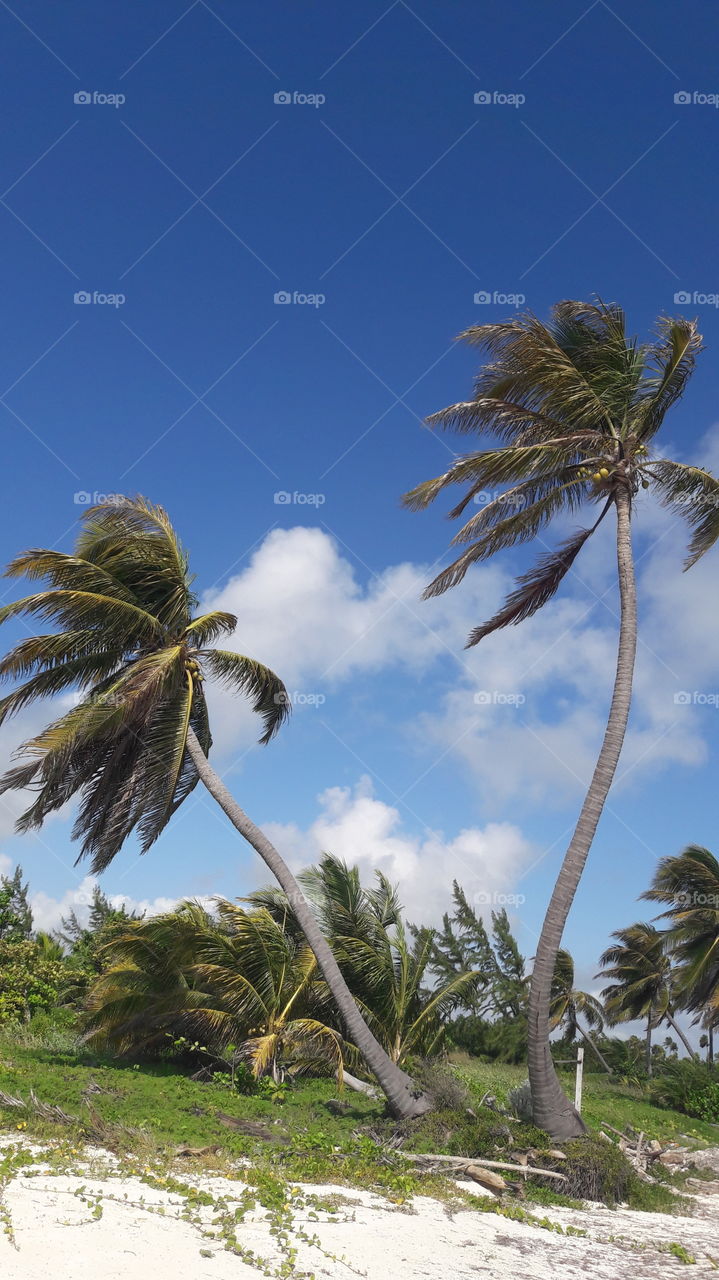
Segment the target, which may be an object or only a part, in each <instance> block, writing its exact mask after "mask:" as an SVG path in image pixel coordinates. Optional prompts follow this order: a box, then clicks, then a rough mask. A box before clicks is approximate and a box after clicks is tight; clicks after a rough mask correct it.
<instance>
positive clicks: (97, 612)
mask: <svg viewBox="0 0 719 1280" xmlns="http://www.w3.org/2000/svg"><path fill="white" fill-rule="evenodd" d="M7 573H8V575H9V576H10V577H15V578H19V577H22V576H25V577H28V578H30V579H45V580H46V581H47V583H48V584H49V585H48V587H47V589H46V590H44V591H40V592H37V593H36V594H33V595H29V596H25V597H24V598H23V599H21V600H16V601H15V602H14V603H12V604H9V605H6V606H5V607H4V608H3V609H1V610H0V622H3V621H5V620H7V619H10V618H15V617H19V616H22V615H29V616H30V617H40V618H48V619H50V620H51V621H53V622H54V623H55V624H56V625H57V627H58V628H59V629H58V630H57V631H55V632H53V633H51V634H49V635H39V636H33V637H32V638H31V639H28V640H23V641H21V643H20V644H18V645H17V647H16V648H15V649H13V650H12V652H11V653H9V654H8V655H7V656H6V657H5V658H4V659H3V660H2V662H0V677H4V678H17V677H27V676H29V677H30V678H29V679H26V680H25V681H24V683H22V684H20V685H19V686H18V687H17V688H15V689H14V690H13V691H12V692H11V693H10V694H8V696H7V697H6V698H4V699H3V700H2V701H0V723H1V722H2V721H3V720H4V719H5V718H6V717H7V716H9V715H11V714H12V713H14V712H16V711H19V710H20V709H21V708H22V707H25V706H26V705H27V704H28V703H31V702H33V701H34V700H35V699H37V698H42V697H47V696H49V695H53V694H58V693H65V692H66V691H68V690H79V692H80V701H79V702H78V704H77V705H76V706H74V707H73V708H72V709H71V710H70V711H67V712H66V713H65V714H64V715H62V716H61V717H60V718H59V719H57V720H55V721H54V722H53V723H52V724H50V725H49V726H48V727H47V728H46V729H44V730H43V731H42V733H40V734H39V735H38V736H37V737H35V738H33V739H31V740H30V741H29V742H26V743H25V744H24V745H23V747H22V748H21V749H20V756H21V757H22V763H20V764H18V765H17V766H16V767H15V768H13V769H11V770H10V771H9V772H8V773H7V774H6V775H5V777H4V778H3V779H2V781H1V782H0V792H2V791H7V790H9V789H13V788H26V787H29V788H32V789H34V790H35V791H36V792H37V796H36V798H35V800H34V801H33V803H32V804H31V805H30V807H29V808H28V809H27V810H26V811H25V812H24V813H23V814H22V816H21V818H20V819H19V821H18V830H19V831H29V830H31V829H33V828H36V827H39V826H41V825H42V823H43V822H44V820H45V818H47V817H48V815H49V814H51V813H54V812H56V811H57V810H58V809H59V808H60V807H61V806H62V805H63V804H65V803H66V802H67V801H69V800H71V799H73V798H75V797H77V798H79V800H80V806H79V813H78V817H77V821H76V822H75V826H74V830H73V835H74V836H75V838H77V839H79V840H80V841H81V852H80V857H83V856H87V857H89V858H90V860H91V865H92V868H93V871H95V872H101V871H103V870H104V869H105V868H106V867H107V866H108V865H109V864H110V863H111V862H112V860H113V858H114V857H115V856H116V855H117V853H118V852H119V850H120V848H121V847H122V845H123V843H124V841H125V840H126V839H127V837H128V836H129V835H130V834H131V833H132V832H133V831H136V832H137V835H138V837H139V841H140V848H141V850H142V852H143V853H144V852H145V851H146V850H147V849H149V847H150V846H151V845H152V844H153V843H154V841H155V840H156V839H157V838H158V836H159V835H160V834H161V833H162V831H163V830H164V829H165V827H166V826H167V823H168V822H169V820H170V818H171V817H172V815H173V814H174V813H175V811H176V810H177V809H178V808H179V806H180V805H181V804H182V802H183V800H185V799H186V798H187V796H188V795H189V794H190V792H191V791H192V789H193V788H194V787H195V786H196V784H197V782H198V780H201V781H202V782H203V783H204V784H205V786H206V787H207V789H208V791H209V792H210V793H211V795H212V796H213V797H214V798H215V800H217V802H218V804H219V805H220V806H221V808H222V809H223V810H224V812H225V814H226V815H227V817H228V818H229V819H230V822H231V823H232V824H233V825H234V826H235V827H236V828H237V830H238V831H239V832H240V834H241V835H242V836H244V837H245V839H246V840H247V841H248V842H249V843H250V844H251V845H252V847H253V848H254V849H255V850H256V851H257V853H259V855H260V857H261V858H262V859H263V860H264V862H265V863H266V865H267V866H268V867H269V869H270V871H271V872H272V874H273V875H274V876H275V877H276V879H277V880H278V881H279V883H280V884H281V886H282V888H283V889H284V891H285V893H286V894H287V895H288V896H289V897H290V900H291V901H292V903H293V906H294V910H295V914H296V916H297V919H298V921H299V923H300V925H301V928H302V929H303V931H304V933H305V936H306V938H307V940H308V942H309V944H310V946H311V948H312V950H313V951H314V954H315V955H316V957H317V961H318V964H319V966H320V968H321V970H322V972H323V974H324V976H325V979H326V981H327V984H328V986H329V987H330V989H331V991H332V994H333V997H334V1000H335V1002H336V1004H337V1008H338V1009H339V1012H340V1014H341V1017H342V1020H343V1022H344V1023H345V1025H346V1027H347V1029H348V1033H349V1034H350V1036H351V1038H352V1040H353V1041H354V1043H355V1044H356V1045H357V1048H358V1050H359V1052H360V1053H361V1054H362V1056H363V1058H364V1060H365V1062H366V1063H367V1065H368V1067H369V1068H370V1070H371V1071H372V1072H374V1074H375V1076H376V1077H377V1080H378V1081H379V1084H380V1085H381V1087H382V1089H383V1090H384V1092H385V1095H386V1097H387V1100H388V1103H389V1106H390V1109H391V1110H392V1111H393V1112H394V1113H395V1114H396V1115H398V1116H408V1115H417V1114H421V1113H422V1112H423V1111H425V1110H427V1108H428V1107H429V1105H430V1103H429V1100H428V1099H427V1098H425V1097H423V1096H422V1095H421V1091H420V1090H418V1089H416V1088H415V1087H414V1086H413V1082H412V1080H411V1079H410V1078H409V1077H408V1076H407V1075H406V1074H405V1073H404V1072H402V1071H401V1070H400V1069H399V1067H398V1066H397V1065H396V1063H393V1062H392V1061H391V1060H390V1058H389V1056H388V1055H387V1054H386V1053H385V1051H384V1050H383V1049H382V1048H381V1046H380V1045H379V1044H378V1043H377V1041H376V1040H375V1038H374V1036H373V1035H372V1033H371V1031H370V1030H369V1028H368V1027H367V1025H366V1023H365V1022H364V1020H363V1018H362V1016H361V1014H360V1013H359V1010H358V1009H357V1006H356V1004H355V1002H354V1000H353V999H352V996H351V995H350V993H349V991H348V989H347V984H346V983H345V981H344V978H343V977H342V974H341V973H340V970H339V968H338V965H337V961H336V960H335V957H334V955H333V954H332V950H331V948H330V946H329V944H328V942H327V939H326V938H325V937H324V936H323V934H322V932H321V930H320V928H319V926H318V924H317V921H316V920H315V917H314V915H313V914H312V912H311V910H310V908H309V906H308V905H307V903H306V901H305V899H304V897H303V895H302V893H301V892H300V889H299V886H298V884H297V881H296V880H295V878H294V876H293V875H292V873H291V872H290V870H289V868H288V867H287V865H286V863H285V862H284V861H283V859H282V857H281V856H280V854H279V853H278V851H277V850H276V849H275V847H274V846H273V845H272V844H271V843H270V841H269V840H268V839H267V837H266V836H265V835H264V833H263V832H262V831H260V829H259V827H257V826H256V825H255V823H254V822H252V820H251V819H250V818H249V817H248V816H247V814H246V813H244V812H243V810H242V809H241V808H240V806H239V805H238V804H237V802H236V801H235V800H234V799H233V797H232V796H231V795H230V792H229V791H228V789H227V787H226V786H225V784H224V782H223V781H222V779H221V778H220V777H219V775H218V774H217V773H215V771H214V769H213V768H212V767H211V765H210V763H209V761H208V759H207V753H208V751H209V749H210V745H211V741H212V739H211V734H210V725H209V718H208V712H207V704H206V701H205V696H204V693H203V687H202V686H203V680H204V678H205V674H207V675H208V676H210V677H214V678H215V679H216V680H217V681H219V682H220V683H222V684H224V685H225V686H226V687H228V688H229V689H230V690H232V691H234V692H238V693H243V694H247V695H248V696H249V697H250V699H251V702H252V706H253V710H255V711H256V712H258V713H259V714H260V716H261V717H262V720H263V724H264V732H263V734H262V737H261V739H260V741H261V742H263V743H266V742H269V740H270V739H271V738H272V737H273V735H274V734H275V733H276V732H277V730H278V729H279V728H280V726H281V724H282V723H283V721H284V720H285V719H286V717H287V714H288V710H289V706H288V701H289V700H288V696H287V693H286V691H285V687H284V685H283V683H282V681H281V680H280V679H279V677H278V676H276V675H275V674H274V672H273V671H270V670H269V668H268V667H265V666H263V665H262V663H260V662H257V661H255V660H254V659H252V658H248V657H245V656H244V655H243V654H238V653H234V652H230V651H228V650H226V649H218V648H214V647H212V646H213V644H214V642H215V641H216V640H217V639H218V637H220V636H222V635H223V633H227V632H231V631H233V630H234V628H235V625H236V622H237V620H236V618H235V617H234V616H233V615H232V614H229V613H223V612H219V611H212V612H210V613H205V614H202V615H200V616H195V615H194V612H193V611H194V609H195V608H196V606H197V599H196V597H195V596H194V595H193V592H192V590H191V583H192V578H191V576H190V572H189V566H188V560H187V556H186V554H185V552H184V551H183V549H182V547H181V546H180V544H179V542H178V539H177V536H176V534H175V532H174V530H173V528H172V525H171V523H170V520H169V517H168V516H167V514H166V512H165V511H163V510H162V508H161V507H157V506H153V505H152V504H151V503H149V502H147V501H146V500H145V499H144V498H136V499H134V500H132V499H127V498H123V499H122V500H119V501H117V502H116V503H115V504H113V505H108V506H97V507H92V508H90V509H88V511H87V512H86V513H85V515H84V517H83V527H82V529H81V532H80V534H79V536H78V538H77V542H76V546H75V551H74V553H73V554H71V555H66V554H64V553H62V552H59V551H45V550H33V551H27V552H25V553H24V554H23V555H21V556H19V557H18V558H17V559H16V560H14V561H13V562H12V564H11V565H10V566H9V568H8V570H7Z"/></svg>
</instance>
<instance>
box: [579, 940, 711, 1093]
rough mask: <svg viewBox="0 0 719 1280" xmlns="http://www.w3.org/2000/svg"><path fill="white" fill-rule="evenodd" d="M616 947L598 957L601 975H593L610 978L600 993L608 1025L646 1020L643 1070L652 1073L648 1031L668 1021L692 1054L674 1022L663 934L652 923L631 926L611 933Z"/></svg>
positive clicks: (673, 999) (669, 963) (672, 988)
mask: <svg viewBox="0 0 719 1280" xmlns="http://www.w3.org/2000/svg"><path fill="white" fill-rule="evenodd" d="M612 937H613V938H616V939H617V941H616V944H615V945H614V946H612V947H608V948H607V950H606V951H605V952H604V954H603V955H602V956H601V957H600V961H599V963H600V965H601V967H602V972H600V973H599V974H598V975H597V976H598V977H604V978H613V979H614V982H613V983H612V984H611V985H610V986H608V987H605V988H604V990H603V991H602V996H603V998H604V1008H605V1011H606V1014H607V1017H608V1019H609V1021H610V1022H612V1023H617V1022H630V1021H634V1019H635V1018H646V1020H647V1038H646V1067H647V1075H651V1074H652V1031H653V1029H654V1027H659V1026H661V1024H662V1022H668V1023H669V1026H670V1027H671V1028H672V1030H673V1031H675V1032H676V1034H677V1035H678V1036H679V1039H680V1040H681V1042H682V1044H683V1045H684V1048H685V1049H686V1051H687V1053H688V1054H689V1057H690V1058H695V1057H696V1054H695V1053H694V1050H693V1049H692V1047H691V1045H690V1044H689V1041H688V1040H687V1038H686V1036H685V1035H684V1032H683V1031H682V1029H681V1027H679V1026H678V1025H677V1023H676V1022H675V1020H674V1012H675V1009H676V987H675V984H674V975H673V972H672V961H671V954H670V950H669V947H668V945H667V943H668V939H667V934H666V933H663V932H662V931H661V930H659V929H656V928H655V927H654V925H653V924H643V923H638V924H632V925H629V927H628V928H626V929H618V930H617V931H616V933H613V934H612Z"/></svg>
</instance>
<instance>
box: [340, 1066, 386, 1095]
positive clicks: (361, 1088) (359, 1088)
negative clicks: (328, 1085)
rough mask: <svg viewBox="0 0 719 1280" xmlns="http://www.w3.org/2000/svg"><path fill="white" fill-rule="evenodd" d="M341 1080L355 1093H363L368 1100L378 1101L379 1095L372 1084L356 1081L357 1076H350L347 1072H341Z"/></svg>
mask: <svg viewBox="0 0 719 1280" xmlns="http://www.w3.org/2000/svg"><path fill="white" fill-rule="evenodd" d="M342 1080H343V1082H344V1083H345V1084H346V1085H348V1086H349V1088H350V1089H354V1090H355V1092H357V1093H364V1094H365V1096H366V1097H368V1098H377V1099H379V1096H380V1095H379V1093H378V1091H377V1090H376V1089H375V1087H374V1085H373V1084H368V1083H367V1081H366V1080H358V1079H357V1076H351V1075H350V1073H349V1071H343V1072H342Z"/></svg>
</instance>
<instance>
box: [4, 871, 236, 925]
mask: <svg viewBox="0 0 719 1280" xmlns="http://www.w3.org/2000/svg"><path fill="white" fill-rule="evenodd" d="M97 883H98V881H97V880H96V879H95V877H94V876H85V877H84V878H83V879H82V880H81V881H80V883H79V884H77V885H74V886H73V887H72V888H70V889H67V890H66V891H65V893H63V894H62V895H61V897H59V898H53V897H52V896H51V895H50V894H47V893H43V892H42V890H40V891H38V892H37V893H31V894H30V895H29V898H30V906H31V908H32V914H33V924H34V927H35V928H36V929H43V930H45V931H46V932H47V933H52V932H53V931H54V930H56V929H59V928H60V921H61V920H62V918H63V916H64V917H67V916H69V915H70V913H71V912H73V911H74V912H75V915H76V916H77V919H78V920H79V921H80V924H83V925H84V924H86V923H87V919H88V915H89V909H90V905H91V903H92V896H93V892H94V890H95V887H96V886H97ZM107 898H108V900H109V902H110V904H111V906H113V907H115V908H116V909H118V910H119V909H120V908H121V907H124V908H125V910H126V911H128V912H131V911H134V912H136V913H138V914H139V915H147V916H156V915H160V914H161V913H162V912H164V911H172V909H173V907H176V906H177V904H178V902H181V901H182V898H181V897H179V898H168V897H162V896H161V897H157V898H131V897H129V895H128V894H125V893H108V894H107ZM197 900H198V901H200V902H203V904H205V905H207V906H209V905H210V904H211V899H210V898H199V899H197Z"/></svg>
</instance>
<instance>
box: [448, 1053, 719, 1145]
mask: <svg viewBox="0 0 719 1280" xmlns="http://www.w3.org/2000/svg"><path fill="white" fill-rule="evenodd" d="M453 1060H454V1064H455V1068H456V1070H457V1071H458V1072H459V1074H460V1075H461V1077H462V1079H463V1080H464V1081H465V1083H466V1084H467V1086H468V1088H469V1090H470V1092H471V1094H472V1097H473V1098H475V1099H476V1100H477V1101H479V1099H480V1098H481V1097H482V1095H483V1094H484V1093H486V1092H487V1091H489V1092H491V1093H493V1094H494V1095H495V1096H496V1097H497V1098H498V1100H499V1101H500V1102H505V1101H506V1098H507V1094H508V1092H509V1090H510V1089H513V1088H514V1087H515V1086H516V1085H518V1084H521V1083H522V1081H523V1080H526V1078H527V1072H526V1070H525V1068H524V1067H514V1066H508V1065H506V1064H504V1063H498V1062H478V1061H477V1060H476V1059H471V1058H468V1057H466V1056H464V1055H460V1054H455V1055H453ZM559 1074H560V1079H561V1080H562V1084H563V1086H564V1088H565V1089H566V1091H567V1093H568V1094H569V1096H570V1097H573V1096H574V1073H573V1071H561V1070H560V1072H559ZM582 1114H583V1116H584V1119H585V1120H586V1122H587V1124H588V1125H589V1127H590V1129H598V1128H599V1126H600V1124H601V1122H602V1121H606V1122H607V1124H611V1125H614V1128H615V1129H624V1128H625V1127H626V1126H627V1125H631V1126H632V1128H634V1129H637V1130H639V1131H642V1130H643V1132H644V1134H645V1137H646V1138H647V1139H650V1138H657V1139H658V1140H659V1141H660V1142H673V1141H677V1142H680V1143H683V1142H684V1140H685V1139H686V1138H691V1139H693V1140H694V1141H695V1142H696V1143H697V1145H701V1146H717V1145H719V1127H718V1126H717V1125H712V1124H710V1123H709V1122H708V1121H704V1120H694V1119H692V1118H691V1117H690V1116H685V1115H683V1114H682V1113H681V1112H680V1111H670V1110H665V1109H664V1108H662V1107H656V1106H654V1105H653V1104H652V1103H651V1102H649V1101H648V1100H647V1099H646V1097H644V1096H643V1094H642V1091H641V1089H638V1088H636V1087H634V1086H633V1085H628V1084H626V1085H625V1084H619V1083H616V1084H615V1083H613V1082H611V1081H609V1080H608V1079H607V1077H606V1076H605V1075H603V1074H601V1075H600V1074H599V1073H597V1072H594V1071H592V1072H587V1073H586V1074H585V1076H584V1097H583V1103H582Z"/></svg>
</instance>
